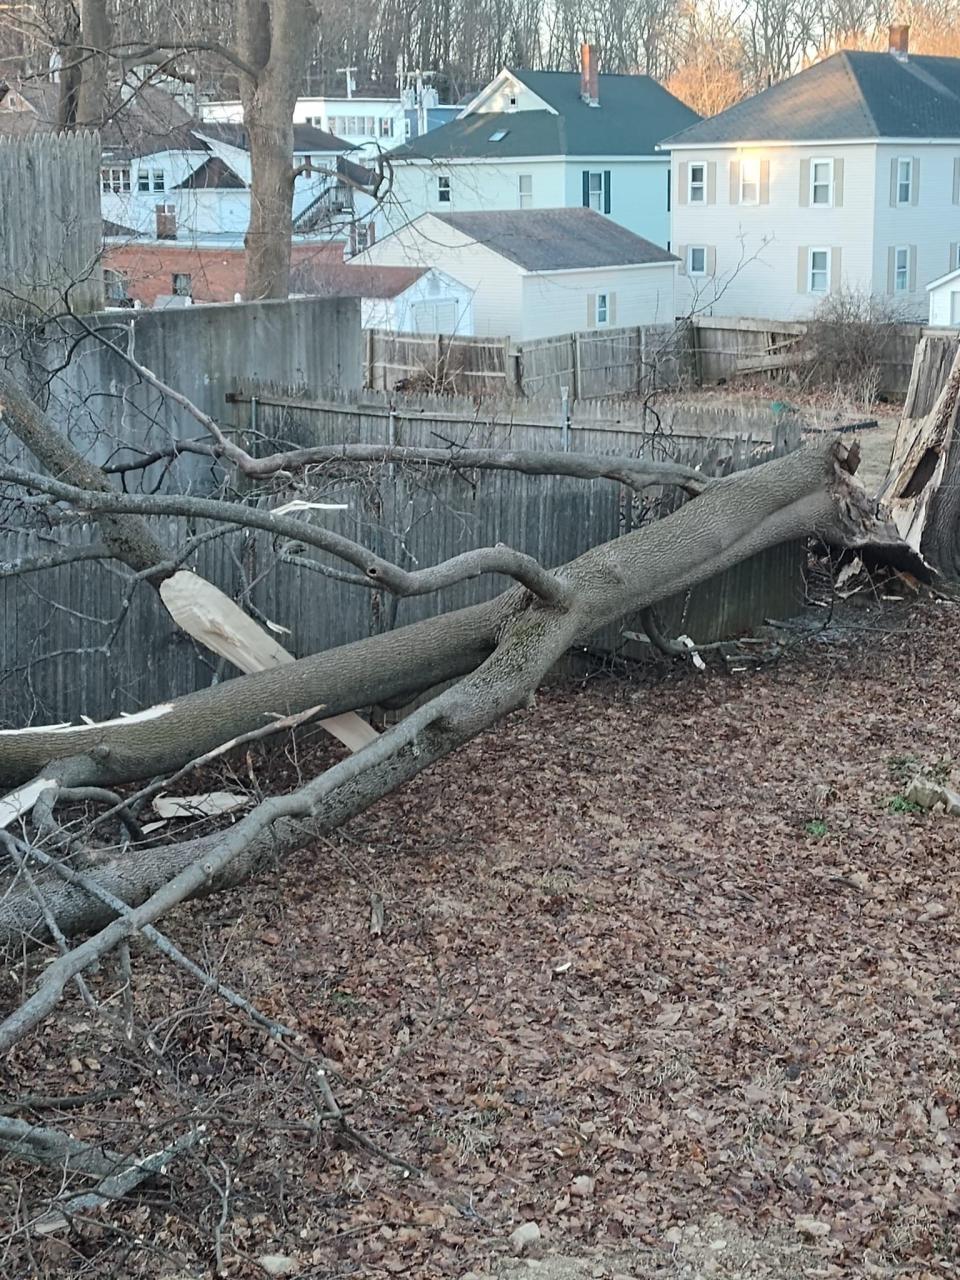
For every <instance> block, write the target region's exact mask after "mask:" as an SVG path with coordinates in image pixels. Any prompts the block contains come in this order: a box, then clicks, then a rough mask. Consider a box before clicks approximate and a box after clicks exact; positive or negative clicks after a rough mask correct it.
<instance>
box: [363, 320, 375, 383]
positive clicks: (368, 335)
mask: <svg viewBox="0 0 960 1280" xmlns="http://www.w3.org/2000/svg"><path fill="white" fill-rule="evenodd" d="M363 340H364V347H365V350H366V357H365V359H366V366H367V367H366V375H365V377H364V383H363V385H364V386H365V387H370V388H371V390H372V389H373V330H372V329H364V331H363Z"/></svg>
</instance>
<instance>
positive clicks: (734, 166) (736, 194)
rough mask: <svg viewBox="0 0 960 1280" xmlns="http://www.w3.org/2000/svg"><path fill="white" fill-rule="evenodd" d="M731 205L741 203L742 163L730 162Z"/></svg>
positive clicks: (737, 161)
mask: <svg viewBox="0 0 960 1280" xmlns="http://www.w3.org/2000/svg"><path fill="white" fill-rule="evenodd" d="M730 203H731V204H739V203H740V161H739V160H731V161H730Z"/></svg>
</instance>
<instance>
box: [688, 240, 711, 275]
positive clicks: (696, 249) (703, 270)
mask: <svg viewBox="0 0 960 1280" xmlns="http://www.w3.org/2000/svg"><path fill="white" fill-rule="evenodd" d="M687 271H688V273H689V274H690V275H692V276H705V275H706V274H707V251H706V249H705V248H704V246H703V245H691V246H690V248H689V249H688V250H687Z"/></svg>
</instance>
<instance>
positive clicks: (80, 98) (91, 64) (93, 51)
mask: <svg viewBox="0 0 960 1280" xmlns="http://www.w3.org/2000/svg"><path fill="white" fill-rule="evenodd" d="M112 43H113V25H112V23H111V22H110V15H109V13H108V11H107V0H80V52H81V56H82V60H83V63H82V72H81V76H80V86H79V91H78V94H77V114H76V123H77V124H79V125H81V126H82V127H83V128H87V129H99V128H100V126H101V125H102V124H103V122H104V121H105V120H106V118H107V110H108V103H109V98H110V77H109V62H110V47H111V44H112Z"/></svg>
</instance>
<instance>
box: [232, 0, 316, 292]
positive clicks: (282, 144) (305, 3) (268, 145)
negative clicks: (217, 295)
mask: <svg viewBox="0 0 960 1280" xmlns="http://www.w3.org/2000/svg"><path fill="white" fill-rule="evenodd" d="M316 23H317V12H316V9H315V7H314V4H313V2H312V0H272V3H271V4H269V5H268V4H267V3H265V0H241V4H240V8H239V12H238V34H239V51H240V54H241V57H242V58H243V60H244V62H245V63H246V64H247V65H248V67H249V68H250V69H251V71H252V72H254V73H255V75H251V74H247V73H241V75H240V97H241V99H242V101H243V120H244V124H245V126H246V130H247V136H248V138H249V146H250V163H251V170H252V181H251V191H250V224H249V226H248V228H247V234H246V238H245V241H244V244H245V247H246V282H245V285H244V296H245V297H246V298H248V299H252V300H253V299H260V298H285V297H286V296H287V293H288V292H289V286H290V238H291V235H292V231H293V183H294V178H293V109H294V107H295V105H296V101H297V97H298V95H299V93H300V87H301V85H302V83H303V79H304V76H305V75H306V70H307V66H308V64H309V61H310V54H311V50H312V47H313V34H314V30H315V27H316Z"/></svg>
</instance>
